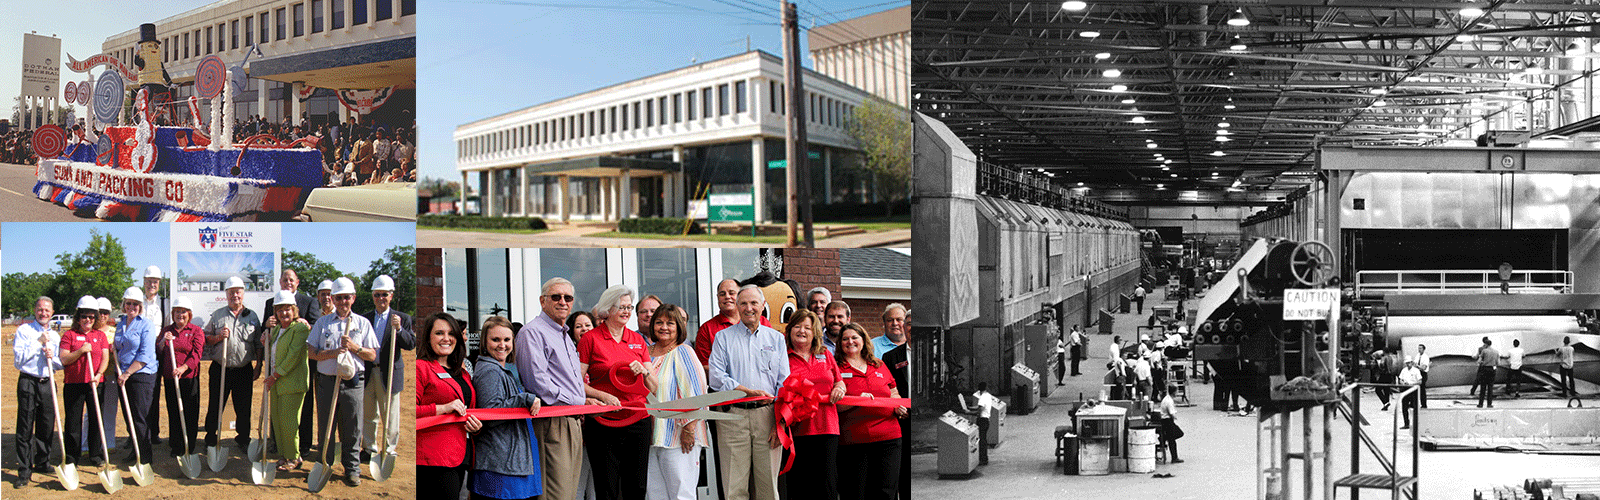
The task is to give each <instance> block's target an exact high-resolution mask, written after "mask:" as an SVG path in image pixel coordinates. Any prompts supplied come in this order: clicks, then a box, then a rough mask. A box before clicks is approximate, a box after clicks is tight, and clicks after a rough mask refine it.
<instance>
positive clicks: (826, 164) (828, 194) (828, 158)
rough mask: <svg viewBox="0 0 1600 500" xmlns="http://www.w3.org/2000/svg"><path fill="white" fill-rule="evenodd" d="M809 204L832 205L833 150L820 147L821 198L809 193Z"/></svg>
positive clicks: (814, 192) (814, 193) (812, 192)
mask: <svg viewBox="0 0 1600 500" xmlns="http://www.w3.org/2000/svg"><path fill="white" fill-rule="evenodd" d="M811 202H812V203H833V148H830V147H827V146H823V147H822V196H817V192H816V191H815V190H813V191H811ZM908 352H909V351H908Z"/></svg>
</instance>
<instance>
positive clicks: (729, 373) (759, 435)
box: [710, 285, 789, 500]
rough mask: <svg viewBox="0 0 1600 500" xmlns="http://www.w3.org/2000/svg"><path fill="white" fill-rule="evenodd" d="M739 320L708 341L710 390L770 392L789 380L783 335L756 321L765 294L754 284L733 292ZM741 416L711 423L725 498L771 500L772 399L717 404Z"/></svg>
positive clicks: (775, 453) (774, 458)
mask: <svg viewBox="0 0 1600 500" xmlns="http://www.w3.org/2000/svg"><path fill="white" fill-rule="evenodd" d="M737 305H738V308H739V324H737V325H733V326H730V327H727V328H725V329H723V330H722V331H721V332H717V337H716V339H715V340H713V341H712V344H711V369H710V371H711V388H712V389H713V390H717V391H727V390H737V391H740V392H743V393H745V394H746V395H748V396H772V395H775V394H777V393H778V388H779V387H780V386H782V385H783V381H784V379H787V378H789V360H788V358H787V356H788V351H787V350H786V349H785V346H784V343H783V334H781V333H778V331H777V330H773V329H772V327H768V326H762V325H761V311H763V310H766V308H767V299H766V296H765V295H763V294H762V293H761V289H760V288H758V287H756V286H755V285H745V286H744V287H743V288H741V289H740V290H739V296H738V300H737ZM721 408H722V409H724V410H725V411H727V412H728V413H732V414H735V415H740V416H743V417H744V418H743V419H739V420H718V421H717V436H716V437H717V458H718V460H719V462H720V465H721V469H722V479H723V480H724V481H725V483H724V486H725V488H724V491H725V492H726V493H727V497H726V498H727V500H751V499H754V500H777V499H778V467H779V458H780V456H779V449H780V448H779V447H778V430H777V426H776V422H777V420H776V416H775V415H774V414H773V408H772V400H766V401H755V402H749V403H738V404H733V405H727V406H723V407H721Z"/></svg>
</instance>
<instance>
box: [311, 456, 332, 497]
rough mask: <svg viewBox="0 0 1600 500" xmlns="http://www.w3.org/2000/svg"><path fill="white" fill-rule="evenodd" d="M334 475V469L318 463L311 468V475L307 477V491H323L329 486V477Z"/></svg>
mask: <svg viewBox="0 0 1600 500" xmlns="http://www.w3.org/2000/svg"><path fill="white" fill-rule="evenodd" d="M332 475H333V467H332V466H330V465H326V464H322V463H318V464H316V465H312V466H311V475H310V476H307V477H306V489H309V490H311V492H312V493H316V492H319V491H322V488H323V487H325V486H327V485H328V477H329V476H332Z"/></svg>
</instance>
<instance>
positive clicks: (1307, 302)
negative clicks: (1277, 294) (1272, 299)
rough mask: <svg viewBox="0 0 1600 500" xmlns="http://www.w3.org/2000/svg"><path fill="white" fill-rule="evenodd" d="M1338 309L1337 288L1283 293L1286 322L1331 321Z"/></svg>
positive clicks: (1285, 291) (1302, 289) (1289, 290)
mask: <svg viewBox="0 0 1600 500" xmlns="http://www.w3.org/2000/svg"><path fill="white" fill-rule="evenodd" d="M1338 307H1339V289H1337V288H1298V289H1297V288H1291V289H1288V290H1284V291H1283V320H1284V321H1317V320H1330V319H1333V317H1332V314H1333V311H1334V310H1336V309H1338Z"/></svg>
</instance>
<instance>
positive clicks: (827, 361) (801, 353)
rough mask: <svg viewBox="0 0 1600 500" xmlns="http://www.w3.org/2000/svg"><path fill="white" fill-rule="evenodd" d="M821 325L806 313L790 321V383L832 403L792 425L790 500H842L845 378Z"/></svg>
mask: <svg viewBox="0 0 1600 500" xmlns="http://www.w3.org/2000/svg"><path fill="white" fill-rule="evenodd" d="M821 325H822V321H821V319H820V318H818V317H817V315H816V313H813V312H811V311H807V310H802V311H799V312H796V313H795V315H794V317H792V318H790V319H789V327H788V331H786V332H784V337H785V338H787V339H789V378H791V379H799V380H810V381H811V383H812V384H813V386H812V387H815V388H816V390H817V391H818V392H821V393H823V394H827V395H828V399H827V400H826V401H824V402H822V404H819V405H817V412H816V413H815V414H813V415H812V416H811V418H807V419H805V420H801V421H798V422H791V423H790V425H789V431H790V432H791V433H793V435H794V468H793V469H790V470H789V473H788V474H786V475H787V476H788V477H789V496H790V497H791V498H825V499H834V498H839V480H838V479H839V468H838V466H839V464H838V460H839V407H838V406H836V405H834V403H838V402H839V398H842V397H844V394H845V385H844V378H842V377H841V376H840V373H841V372H840V370H839V364H838V363H835V362H834V361H833V354H830V353H829V352H828V349H827V348H826V347H823V345H822V334H821V328H819V327H820V326H821Z"/></svg>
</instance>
